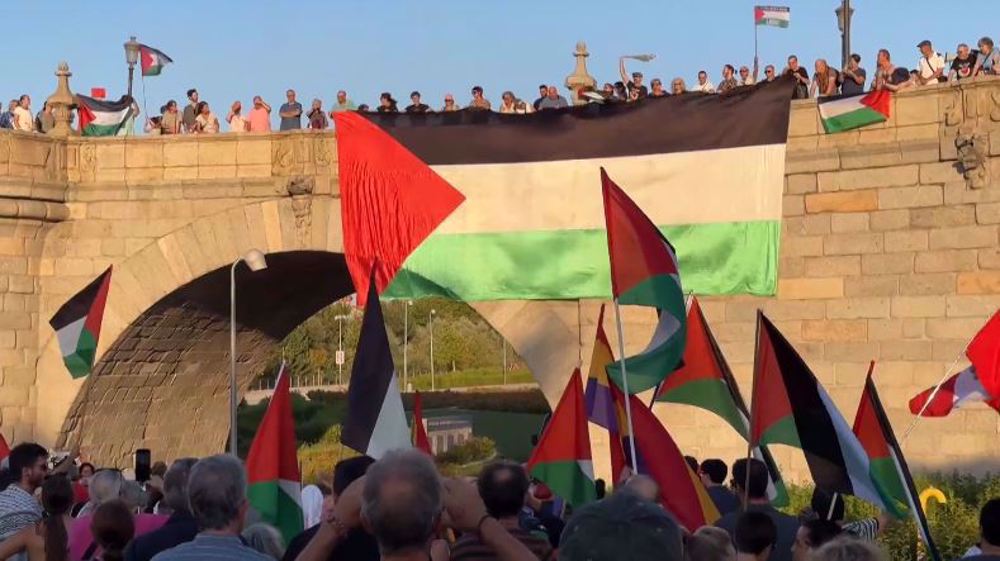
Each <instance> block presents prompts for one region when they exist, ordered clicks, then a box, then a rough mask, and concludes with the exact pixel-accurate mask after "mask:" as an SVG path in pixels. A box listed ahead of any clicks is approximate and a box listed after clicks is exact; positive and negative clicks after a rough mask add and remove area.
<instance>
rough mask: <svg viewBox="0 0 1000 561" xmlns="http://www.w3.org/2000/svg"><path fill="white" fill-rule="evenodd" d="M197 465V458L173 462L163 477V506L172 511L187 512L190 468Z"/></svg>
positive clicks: (188, 508)
mask: <svg viewBox="0 0 1000 561" xmlns="http://www.w3.org/2000/svg"><path fill="white" fill-rule="evenodd" d="M196 463H198V459H197V458H180V459H178V460H174V463H172V464H170V468H169V469H167V473H166V474H164V475H163V504H165V505H167V507H169V508H170V509H171V510H173V511H175V512H176V511H184V512H188V511H190V510H191V503H190V502H189V501H188V478H189V477H190V476H191V468H192V467H194V465H195V464H196Z"/></svg>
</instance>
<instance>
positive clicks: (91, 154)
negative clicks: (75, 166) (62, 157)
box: [79, 143, 97, 181]
mask: <svg viewBox="0 0 1000 561" xmlns="http://www.w3.org/2000/svg"><path fill="white" fill-rule="evenodd" d="M79 158H80V164H79V165H80V177H81V179H89V180H90V181H93V180H94V178H95V176H96V175H97V146H94V145H93V144H90V143H86V144H83V145H82V146H80V156H79Z"/></svg>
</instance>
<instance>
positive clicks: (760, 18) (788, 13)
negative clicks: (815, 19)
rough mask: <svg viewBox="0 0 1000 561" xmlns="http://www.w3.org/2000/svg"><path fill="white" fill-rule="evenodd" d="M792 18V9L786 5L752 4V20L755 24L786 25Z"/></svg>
mask: <svg viewBox="0 0 1000 561" xmlns="http://www.w3.org/2000/svg"><path fill="white" fill-rule="evenodd" d="M791 19H792V10H791V9H790V8H788V6H754V7H753V22H754V24H756V25H769V26H771V27H788V23H789V22H790V21H791Z"/></svg>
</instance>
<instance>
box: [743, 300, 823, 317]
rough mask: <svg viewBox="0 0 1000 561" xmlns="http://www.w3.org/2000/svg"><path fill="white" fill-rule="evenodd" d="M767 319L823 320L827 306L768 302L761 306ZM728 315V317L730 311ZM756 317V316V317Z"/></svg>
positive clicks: (787, 301) (797, 301) (806, 302)
mask: <svg viewBox="0 0 1000 561" xmlns="http://www.w3.org/2000/svg"><path fill="white" fill-rule="evenodd" d="M761 308H762V309H763V310H764V313H766V314H767V317H769V318H771V319H772V320H774V321H784V320H795V319H822V318H823V317H824V315H825V309H826V305H825V304H824V303H823V302H818V301H813V302H810V301H808V300H784V301H783V300H767V301H766V302H764V303H763V304H762V305H761ZM726 314H727V317H728V314H729V309H728V307H727V309H726ZM755 317H756V316H755Z"/></svg>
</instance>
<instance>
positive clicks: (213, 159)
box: [197, 137, 237, 166]
mask: <svg viewBox="0 0 1000 561" xmlns="http://www.w3.org/2000/svg"><path fill="white" fill-rule="evenodd" d="M197 146H198V165H199V166H235V165H236V147H237V142H236V141H235V140H230V139H228V138H223V137H214V138H209V137H202V138H200V139H199V140H198V144H197Z"/></svg>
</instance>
